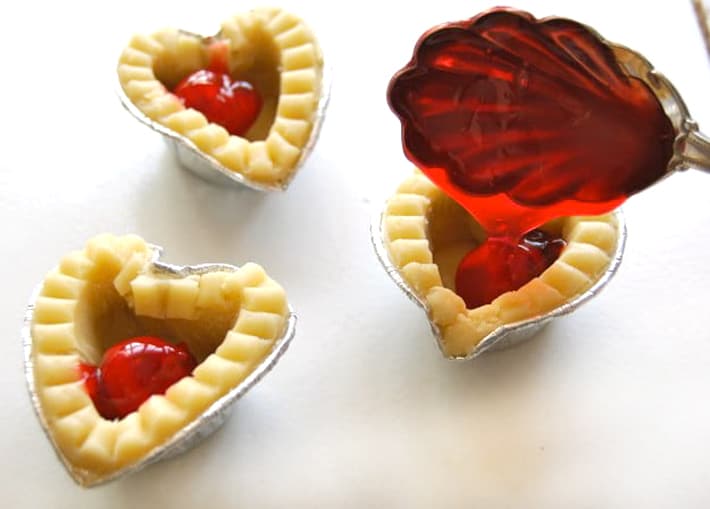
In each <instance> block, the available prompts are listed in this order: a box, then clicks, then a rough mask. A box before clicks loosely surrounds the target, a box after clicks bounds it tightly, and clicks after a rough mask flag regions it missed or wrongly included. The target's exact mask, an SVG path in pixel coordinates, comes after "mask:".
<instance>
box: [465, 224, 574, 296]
mask: <svg viewBox="0 0 710 509" xmlns="http://www.w3.org/2000/svg"><path fill="white" fill-rule="evenodd" d="M564 246H565V241H564V240H562V239H560V238H555V237H552V236H551V235H549V234H547V233H545V232H543V231H542V230H533V231H532V232H530V233H528V234H527V235H526V236H525V237H524V238H523V239H522V240H521V241H520V242H519V243H515V242H512V241H510V240H508V239H507V238H489V239H486V241H485V242H484V243H483V244H481V245H480V246H478V247H477V248H475V249H473V250H472V251H470V252H469V253H468V254H467V255H466V256H465V257H464V259H463V260H462V261H461V263H460V264H459V266H458V269H457V271H456V293H457V294H458V295H460V296H461V298H462V299H463V300H464V302H465V303H466V306H467V307H468V308H469V309H472V308H476V307H478V306H483V305H485V304H490V303H491V302H493V300H494V299H495V298H496V297H498V296H499V295H501V294H503V293H505V292H509V291H511V290H517V289H518V288H520V287H521V286H523V285H524V284H525V283H527V282H528V281H530V280H531V279H533V278H534V277H537V276H539V275H540V274H542V272H543V271H544V270H545V269H546V268H547V267H549V266H550V265H552V263H554V261H555V260H556V259H557V258H558V256H559V255H560V252H561V251H562V248H564Z"/></svg>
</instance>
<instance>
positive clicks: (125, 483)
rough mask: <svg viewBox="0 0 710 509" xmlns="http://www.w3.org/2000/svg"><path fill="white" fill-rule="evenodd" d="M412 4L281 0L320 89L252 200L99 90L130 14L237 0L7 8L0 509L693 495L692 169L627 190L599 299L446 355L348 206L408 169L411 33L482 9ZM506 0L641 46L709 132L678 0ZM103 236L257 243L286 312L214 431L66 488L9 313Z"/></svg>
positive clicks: (702, 263) (699, 365)
mask: <svg viewBox="0 0 710 509" xmlns="http://www.w3.org/2000/svg"><path fill="white" fill-rule="evenodd" d="M392 4H394V5H392ZM417 4H419V5H417V6H416V7H414V5H415V4H411V3H407V4H404V3H403V4H402V5H397V4H396V3H393V2H382V1H379V2H362V1H358V2H355V3H349V4H347V6H345V5H343V4H341V3H340V2H323V0H319V1H318V2H315V1H311V2H309V1H306V0H300V1H292V2H288V3H287V2H285V1H284V2H283V3H282V5H284V6H286V7H291V8H292V10H294V11H295V12H297V13H299V14H301V15H302V16H303V17H304V18H305V19H306V20H307V21H308V22H309V23H310V24H311V25H312V26H313V28H314V29H315V30H316V31H317V33H318V35H319V36H320V38H321V42H322V44H323V46H324V48H325V50H326V56H327V57H328V59H329V62H330V64H331V65H332V66H333V69H334V71H335V82H334V85H333V90H332V101H331V105H330V109H329V112H328V115H327V119H326V122H325V125H324V129H323V132H322V136H321V139H320V141H319V144H318V146H317V148H316V150H315V152H314V154H313V155H312V158H311V159H310V161H309V162H308V164H307V165H306V167H305V168H304V170H303V172H302V173H301V174H300V175H299V176H298V178H297V179H296V180H295V182H294V183H293V186H292V188H291V189H290V190H289V191H288V193H287V194H284V195H272V196H261V195H258V194H248V193H238V192H234V191H233V190H231V189H219V188H215V187H213V186H211V185H208V184H206V183H203V182H202V181H200V180H198V179H197V178H195V177H193V176H192V175H191V174H189V173H187V172H185V171H183V170H182V169H180V168H179V167H178V166H177V164H176V162H175V160H174V159H173V157H172V155H171V154H169V153H168V152H167V150H166V148H165V146H164V144H163V142H162V140H161V138H160V136H159V135H157V134H155V133H153V132H151V131H150V130H149V129H148V128H146V127H145V126H143V125H141V124H139V123H138V122H136V121H135V120H134V119H133V118H132V117H131V116H130V115H129V114H128V113H126V112H125V111H123V110H122V108H121V106H120V105H119V102H118V99H117V98H116V97H115V95H114V91H113V86H114V68H115V65H116V59H117V57H118V53H119V51H120V49H121V47H122V46H123V45H124V43H125V42H126V41H127V40H128V38H129V36H130V35H131V34H132V33H133V32H138V31H145V32H149V31H152V30H153V29H155V28H158V27H161V26H181V27H183V28H187V29H192V30H196V31H200V30H202V31H208V32H214V31H216V29H217V25H218V22H219V21H220V20H221V19H223V18H224V17H226V16H227V15H229V14H232V13H234V12H236V11H235V9H240V8H241V6H242V5H244V6H247V5H248V3H239V2H237V3H234V2H221V3H217V2H214V3H210V2H195V3H181V2H169V3H168V2H166V3H164V4H162V5H158V2H149V1H141V2H128V1H123V2H116V3H115V4H113V5H107V4H106V3H105V2H91V3H88V2H87V5H80V4H76V3H72V2H45V3H44V4H42V5H39V4H38V3H30V2H17V3H14V5H13V7H12V10H10V8H9V7H8V6H7V5H6V6H5V7H3V8H2V9H3V10H4V11H6V12H4V13H2V15H0V47H1V48H3V49H2V50H1V51H2V64H1V65H2V81H0V115H2V118H1V121H0V139H1V140H3V141H2V149H1V150H2V151H1V154H0V220H1V223H0V224H1V225H2V238H3V240H2V244H1V245H0V255H1V256H0V259H1V260H2V265H1V266H0V277H1V278H2V281H3V283H4V286H5V289H4V290H3V291H2V293H0V304H1V306H0V309H2V315H0V318H1V319H0V337H2V338H4V341H2V343H0V401H2V410H1V412H2V413H1V414H0V415H1V421H0V426H1V431H2V433H0V452H1V453H2V456H3V460H2V462H0V499H1V501H2V505H3V507H8V508H16V507H17V508H19V507H30V508H34V507H50V508H67V509H69V508H71V509H77V508H84V507H107V508H120V507H166V508H170V509H180V508H188V507H206V506H209V507H212V508H226V507H249V508H262V507H353V508H361V507H387V508H391V507H485V508H498V507H501V508H502V507H523V508H534V507H545V508H549V507H565V508H567V507H590V508H597V507H619V508H626V507H645V508H650V507H684V508H685V507H687V508H691V507H692V508H695V507H707V506H708V504H710V490H709V489H708V482H709V481H710V455H708V454H707V447H708V445H707V444H708V443H710V406H708V404H707V394H708V388H709V387H710V370H708V365H709V363H710V313H708V301H707V282H708V281H709V280H710V266H709V264H708V261H707V253H708V252H709V251H710V236H709V235H708V227H710V207H708V206H707V203H708V200H707V196H708V194H709V193H710V176H707V175H702V174H699V173H695V172H688V173H687V174H684V175H678V176H674V177H673V178H671V179H669V180H668V181H666V182H664V183H663V184H662V185H659V186H657V187H655V188H653V189H651V190H649V191H647V192H645V193H643V194H642V195H640V196H637V197H635V198H633V199H632V200H631V201H630V202H629V203H628V204H627V205H626V206H625V211H626V217H627V222H628V227H629V240H628V246H627V252H626V257H625V260H624V262H623V263H622V265H621V269H620V271H619V274H618V276H617V278H616V279H615V280H614V281H612V283H611V284H610V285H609V287H607V289H606V290H605V291H604V292H602V294H601V295H600V296H599V297H598V298H596V299H594V300H593V301H591V302H590V303H588V304H586V305H585V306H583V307H582V308H581V309H580V310H579V311H577V312H576V313H574V314H573V315H572V316H569V317H566V318H563V319H560V320H559V321H557V322H556V323H554V324H553V325H551V326H550V327H549V328H547V329H546V330H545V331H544V333H542V334H541V335H540V336H539V337H538V338H537V339H536V340H534V341H532V342H529V343H527V344H525V345H523V346H521V347H518V348H516V349H514V350H510V351H507V352H503V353H498V354H492V355H489V356H486V357H484V358H481V359H480V360H477V361H475V362H471V363H465V364H459V363H451V362H447V361H444V360H443V359H442V358H441V357H440V356H439V353H438V351H437V349H436V346H435V344H434V341H433V339H432V338H431V336H430V334H429V329H428V325H427V324H426V321H425V318H424V316H423V314H422V312H421V311H420V310H419V308H417V307H416V306H415V305H414V304H412V303H411V302H410V301H408V300H407V299H406V298H405V296H404V295H403V294H402V293H401V292H400V291H399V290H398V289H397V288H396V287H395V285H394V284H393V283H392V282H391V281H390V280H389V279H388V278H387V277H386V275H385V273H384V271H383V270H382V269H381V268H380V266H379V264H378V262H377V261H376V258H375V255H374V253H373V250H372V249H371V246H370V242H369V238H368V222H369V218H370V214H371V210H372V207H376V206H378V205H380V203H381V200H382V198H384V197H385V196H386V195H387V194H388V193H389V192H390V191H391V190H392V188H393V187H394V185H395V184H396V183H397V182H398V180H399V179H400V178H401V177H402V176H403V175H404V174H406V172H408V171H409V164H408V163H407V162H406V160H405V159H404V157H403V156H402V153H401V147H400V142H399V126H398V123H397V121H396V119H395V117H394V115H392V114H391V113H390V112H389V110H388V108H387V105H386V102H385V90H386V86H387V83H388V80H389V78H390V76H391V75H392V73H393V72H394V71H396V70H397V69H398V68H399V67H401V66H402V65H403V64H404V63H405V62H406V61H407V60H408V59H409V56H410V54H411V49H412V46H413V44H414V42H415V40H416V38H417V37H418V35H419V34H420V33H421V32H422V31H424V30H425V29H427V28H429V27H430V26H432V25H434V24H436V23H439V22H443V21H449V20H457V19H463V18H467V17H470V16H472V15H474V14H475V13H476V12H477V11H479V10H482V9H484V8H487V7H489V4H488V3H485V2H480V1H475V0H469V1H465V2H464V1H461V2H453V1H446V0H436V1H433V2H427V3H426V4H425V3H417ZM671 5H674V6H675V8H674V9H671ZM516 6H518V7H521V8H527V9H529V10H531V11H532V12H533V13H534V14H536V15H538V16H544V15H550V14H558V15H565V16H570V17H574V18H577V19H579V20H580V21H584V22H586V23H589V24H590V25H592V26H594V27H596V28H597V29H598V30H599V31H600V32H601V33H602V34H603V35H605V36H606V37H607V38H609V39H610V40H614V41H618V42H621V43H624V44H626V45H628V46H630V47H632V48H636V49H637V50H639V51H641V52H642V53H644V54H645V55H646V56H647V57H648V58H649V59H650V60H651V61H652V62H654V64H655V65H656V66H657V67H658V68H659V69H661V70H662V71H663V72H664V73H665V74H667V75H668V76H669V77H670V78H671V80H672V81H673V82H674V83H675V84H676V86H677V87H678V88H679V90H680V91H681V93H682V94H683V96H684V97H685V99H686V101H687V103H688V104H689V106H690V108H691V112H693V114H694V116H695V118H696V119H697V120H698V121H699V122H700V124H701V126H702V125H705V126H707V129H710V103H709V102H708V101H707V97H708V91H709V90H710V67H709V64H708V59H707V57H706V55H705V52H704V48H703V46H702V43H701V39H700V36H699V32H698V30H697V27H696V24H695V21H694V19H693V17H692V11H691V8H690V3H689V2H685V1H681V0H678V1H677V2H642V1H626V2H622V1H615V2H603V1H595V2H569V1H565V0H559V1H544V2H543V1H533V0H530V1H521V2H519V3H518V4H516ZM134 10H135V11H136V12H139V13H140V14H139V15H131V14H130V13H131V11H134ZM102 231H112V232H117V233H123V232H136V233H139V234H141V235H142V236H144V237H145V238H146V239H149V240H150V241H152V242H154V243H157V244H160V245H162V246H164V248H165V259H166V260H167V261H169V262H175V263H198V262H214V261H226V262H230V263H235V264H242V263H243V262H245V261H249V260H254V261H257V262H259V263H261V264H263V265H264V266H265V267H266V268H267V270H268V271H269V272H270V273H271V274H272V275H273V276H274V277H275V278H276V279H277V280H278V281H280V282H281V283H282V284H283V285H284V286H285V287H286V289H287V291H288V293H289V296H290V299H291V302H292V304H293V306H294V307H295V309H296V310H297V312H298V314H299V317H300V320H299V324H298V332H297V335H296V338H295V340H294V343H293V345H292V347H291V349H290V350H289V351H288V352H287V354H286V355H285V357H284V358H283V360H282V361H281V363H280V364H279V365H278V366H277V368H276V369H275V370H274V372H272V373H271V374H269V375H268V376H267V377H266V378H265V379H264V380H263V382H262V383H261V384H259V385H258V386H256V387H255V388H254V389H253V390H252V391H251V392H250V393H249V394H248V395H247V397H246V398H245V399H243V400H242V401H241V402H240V403H239V404H238V406H237V407H236V412H235V414H234V416H233V417H232V419H231V420H229V421H228V422H227V424H226V425H225V427H224V428H222V430H221V431H219V432H218V433H217V434H216V435H215V436H213V437H212V438H210V439H209V440H208V441H207V442H206V443H204V444H202V445H201V446H200V447H198V448H196V449H194V450H192V451H191V452H189V453H187V454H185V455H184V456H182V457H180V458H178V459H176V460H173V461H169V462H165V463H161V464H158V465H155V466H152V467H150V468H149V469H148V470H146V471H143V472H141V473H139V474H137V475H135V476H133V477H130V478H128V479H125V480H122V481H119V482H115V483H112V484H109V485H107V486H105V487H100V488H96V489H92V490H89V491H87V490H82V489H80V488H78V487H76V486H75V485H74V484H73V482H72V481H71V480H70V478H69V477H68V475H67V474H66V473H65V472H64V470H63V467H62V466H61V464H60V463H59V462H58V461H57V460H56V459H55V457H54V452H53V451H52V449H51V447H50V445H49V443H48V441H47V440H46V439H45V437H44V435H43V434H42V432H41V431H40V427H39V425H38V423H37V421H36V419H35V416H34V414H33V412H32V410H31V407H30V404H29V399H28V397H27V393H26V388H25V383H24V379H23V374H22V353H21V345H20V337H19V329H20V326H21V321H22V315H23V310H24V306H25V303H26V300H27V298H28V297H29V295H30V292H31V290H32V288H33V286H34V285H35V284H36V283H37V282H38V281H40V280H41V278H42V277H43V275H44V273H45V272H46V271H47V270H48V269H49V268H51V267H52V266H53V265H54V264H55V263H56V262H57V260H58V259H59V257H60V256H61V255H62V254H63V253H65V252H66V251H68V250H71V249H75V248H78V247H80V246H82V245H83V243H84V241H85V240H86V239H87V238H89V237H90V236H92V235H94V234H96V233H99V232H102ZM206 504H209V505H206Z"/></svg>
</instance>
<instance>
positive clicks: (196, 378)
mask: <svg viewBox="0 0 710 509" xmlns="http://www.w3.org/2000/svg"><path fill="white" fill-rule="evenodd" d="M158 254H159V251H158V249H157V248H155V247H153V246H150V245H148V244H146V243H145V241H143V239H141V238H139V237H137V236H132V235H129V236H123V237H116V236H113V235H101V236H98V237H96V238H94V239H92V240H90V241H89V242H88V243H87V245H86V247H85V248H84V249H83V250H81V251H76V252H73V253H70V254H68V255H66V256H65V257H64V258H62V260H61V262H60V263H59V265H58V266H57V267H56V268H55V269H53V270H52V271H51V272H50V273H49V274H48V275H47V276H46V277H45V279H44V282H43V284H42V286H41V289H40V290H39V295H38V296H37V298H36V300H35V302H34V311H33V313H32V321H31V324H30V336H31V352H30V359H29V362H28V369H30V368H31V369H32V378H33V385H34V386H32V383H31V391H32V392H33V396H34V397H35V398H36V401H35V403H36V407H37V411H38V413H39V416H40V420H41V421H42V423H43V425H44V426H45V428H46V431H47V432H48V434H49V436H50V438H51V440H52V442H53V443H54V445H55V447H56V449H57V452H58V454H59V455H60V457H61V459H62V460H63V461H64V463H65V465H66V466H67V468H68V469H69V471H70V473H71V474H72V476H73V477H74V479H75V480H76V481H77V482H78V483H80V484H82V485H91V484H95V483H98V482H103V481H104V480H108V479H110V478H112V477H114V476H115V475H117V474H118V473H120V472H121V471H124V470H126V469H130V468H132V467H134V466H135V465H136V464H138V463H141V462H144V461H147V460H149V459H151V457H152V455H153V454H155V453H156V452H161V451H160V448H161V446H164V445H165V444H166V443H168V442H170V441H171V440H174V439H175V436H176V434H178V433H179V432H180V431H181V430H182V429H183V428H185V427H187V426H189V425H191V424H194V423H195V421H197V420H199V418H200V417H201V416H202V415H203V413H205V411H206V410H208V408H210V407H211V406H212V405H214V404H215V403H216V402H218V400H220V399H221V398H224V397H225V396H227V394H228V393H230V391H234V390H235V389H237V388H238V387H239V386H240V385H241V384H242V383H243V382H244V381H245V379H246V378H247V377H249V376H250V375H251V374H252V373H253V372H254V371H255V370H257V369H258V368H259V367H260V365H261V364H262V363H264V362H265V359H266V358H267V357H271V356H272V355H273V353H274V350H275V349H276V346H277V343H279V342H280V341H282V340H283V337H284V334H285V331H286V328H287V325H288V322H289V321H290V310H289V307H288V303H287V300H286V294H285V292H284V290H283V289H282V288H281V286H279V285H278V283H276V282H275V281H273V280H272V279H271V278H269V277H268V276H267V275H266V273H265V272H264V270H263V269H262V268H261V267H260V266H258V265H256V264H251V263H250V264H246V265H244V266H242V267H241V268H238V269H237V268H235V267H231V266H226V265H225V266H214V267H211V266H196V267H194V268H186V269H194V270H192V271H190V273H189V274H186V273H181V272H180V271H178V270H177V269H175V268H174V267H173V266H162V265H161V266H159V265H160V264H159V262H157V260H156V259H157V256H158ZM230 267H231V268H230ZM166 268H167V269H166ZM172 270H174V273H171V271H172ZM137 335H156V336H161V337H163V338H165V339H167V340H168V341H170V342H173V343H181V342H183V343H185V344H186V345H187V346H188V347H189V349H190V351H191V352H192V353H193V355H194V356H195V357H196V358H197V362H198V363H199V364H198V366H197V367H196V368H195V369H194V371H193V372H192V375H191V376H186V377H184V378H182V379H181V380H179V381H178V382H176V383H175V384H173V385H172V386H170V387H169V388H168V389H167V391H166V392H165V394H164V395H153V396H151V397H150V398H149V399H148V400H146V401H145V402H144V403H143V404H142V405H141V406H140V407H139V408H138V410H137V411H135V412H133V413H130V414H129V415H127V416H126V417H124V418H123V419H120V420H107V419H104V418H102V417H101V416H100V415H99V413H98V412H97V410H96V408H95V407H94V404H93V403H92V401H91V398H90V397H89V395H88V393H87V391H86V388H85V386H84V382H83V380H82V377H81V371H80V363H82V362H84V363H91V364H98V362H99V361H100V359H101V356H102V355H103V353H104V351H105V350H107V349H108V348H109V347H110V346H111V345H113V344H116V343H118V342H119V341H121V340H124V339H126V338H129V337H133V336H137ZM163 452H164V451H163Z"/></svg>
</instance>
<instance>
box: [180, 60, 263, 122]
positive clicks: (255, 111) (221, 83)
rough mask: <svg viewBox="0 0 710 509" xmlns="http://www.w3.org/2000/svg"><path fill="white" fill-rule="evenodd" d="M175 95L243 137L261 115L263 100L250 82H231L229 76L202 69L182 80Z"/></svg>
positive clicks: (208, 118)
mask: <svg viewBox="0 0 710 509" xmlns="http://www.w3.org/2000/svg"><path fill="white" fill-rule="evenodd" d="M173 93H174V94H175V95H176V96H178V97H179V98H180V99H181V100H182V102H183V104H184V105H185V106H186V107H188V108H194V109H196V110H198V111H200V112H202V114H203V115H205V117H207V120H209V121H210V122H213V123H215V124H219V125H221V126H222V127H224V128H225V129H226V130H227V131H229V133H230V134H234V135H237V136H242V135H243V134H244V133H246V132H247V131H248V130H249V128H250V127H251V126H252V124H253V123H254V122H255V121H256V118H257V117H258V116H259V112H260V111H261V96H259V93H258V92H257V91H256V90H255V89H254V87H253V86H252V85H251V83H249V82H247V81H232V78H231V77H230V76H229V74H226V73H223V72H217V71H213V70H209V69H202V70H199V71H196V72H194V73H192V74H190V75H189V76H188V77H186V78H185V79H183V80H182V81H181V82H180V83H179V84H178V85H177V87H175V90H173Z"/></svg>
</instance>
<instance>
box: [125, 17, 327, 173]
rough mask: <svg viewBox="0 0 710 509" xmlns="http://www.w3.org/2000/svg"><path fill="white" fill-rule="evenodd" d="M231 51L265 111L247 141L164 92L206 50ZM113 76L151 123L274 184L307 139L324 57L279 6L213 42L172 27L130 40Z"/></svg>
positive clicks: (235, 69)
mask: <svg viewBox="0 0 710 509" xmlns="http://www.w3.org/2000/svg"><path fill="white" fill-rule="evenodd" d="M212 41H222V42H224V43H226V44H227V45H228V47H229V67H230V71H231V73H232V75H233V76H235V77H239V78H241V79H246V80H248V81H250V82H251V83H252V84H253V85H254V86H255V88H256V89H257V90H258V91H259V92H260V95H261V96H262V99H263V107H262V111H261V113H260V115H259V117H258V118H257V120H256V122H255V123H254V125H253V126H252V127H251V128H250V129H249V131H248V132H247V133H246V135H245V136H244V137H240V136H230V135H229V133H228V132H227V131H226V130H225V129H224V128H223V127H221V126H219V125H217V124H213V123H209V122H208V121H207V119H206V118H205V116H204V115H203V114H202V113H200V112H199V111H196V110H194V109H186V108H185V107H184V106H183V105H182V103H181V102H180V100H179V99H178V98H177V97H175V96H174V95H172V94H171V93H170V92H169V91H168V90H167V89H166V87H168V88H172V87H174V86H175V85H176V84H177V83H178V82H179V81H180V80H181V79H182V78H184V77H186V76H188V75H189V74H191V73H193V72H194V71H197V70H199V69H202V68H204V67H205V66H206V65H207V63H208V45H209V43H210V42H212ZM118 76H119V80H120V83H121V87H122V88H123V91H124V93H125V94H126V96H127V97H128V98H129V99H130V100H131V101H132V102H133V104H134V105H135V106H136V107H137V108H138V109H139V110H140V111H142V112H143V113H144V114H145V115H146V116H148V117H149V118H151V119H152V120H154V121H156V122H158V123H160V124H162V125H164V126H165V127H168V128H170V129H172V130H173V131H175V132H177V133H178V134H181V135H183V136H185V137H186V138H188V139H189V140H190V141H191V142H192V143H194V144H195V146H196V147H197V148H198V149H200V150H201V151H202V152H203V153H204V154H206V155H207V156H209V157H212V158H214V159H215V160H216V161H218V162H219V163H220V164H222V166H224V167H225V168H227V169H229V170H231V171H235V172H238V173H241V174H243V175H244V176H246V177H247V178H249V179H250V180H253V181H255V182H260V183H265V184H274V185H278V184H280V183H282V182H284V181H287V180H288V179H289V177H290V176H291V173H292V171H293V170H294V168H295V166H296V164H297V163H298V161H299V159H300V157H301V153H302V151H303V150H304V148H305V146H306V144H307V143H308V140H309V139H310V136H311V131H312V129H313V125H314V122H315V117H316V114H317V109H318V103H319V100H320V97H321V93H322V77H323V58H322V54H321V50H320V47H319V46H318V42H317V41H316V39H315V37H314V35H313V33H312V32H311V31H310V30H309V29H308V27H306V25H305V24H304V23H303V21H302V20H301V19H299V18H298V17H296V16H295V15H293V14H291V13H288V12H286V11H283V10H280V9H270V8H259V9H255V10H253V11H250V12H248V13H245V14H238V15H236V16H234V17H232V18H230V19H228V20H227V21H225V22H224V23H222V29H221V31H220V32H219V34H218V35H217V36H216V37H214V38H210V39H202V38H200V37H198V36H196V35H193V34H188V33H185V32H181V31H179V30H176V29H165V30H161V31H159V32H156V33H154V34H153V35H150V36H144V35H137V36H135V37H133V38H132V39H131V41H130V43H129V45H128V47H127V48H126V49H125V50H124V51H123V53H122V54H121V57H120V60H119V65H118Z"/></svg>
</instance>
